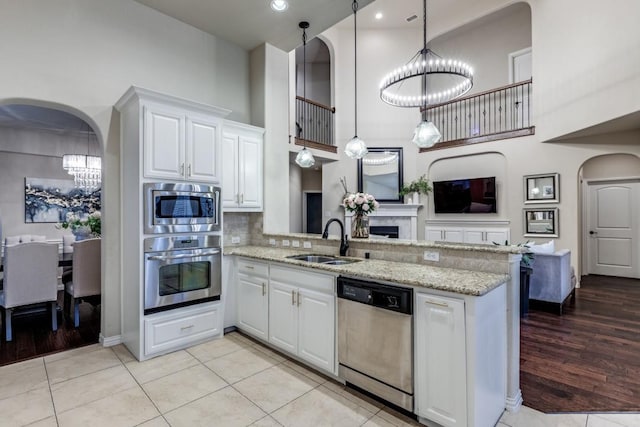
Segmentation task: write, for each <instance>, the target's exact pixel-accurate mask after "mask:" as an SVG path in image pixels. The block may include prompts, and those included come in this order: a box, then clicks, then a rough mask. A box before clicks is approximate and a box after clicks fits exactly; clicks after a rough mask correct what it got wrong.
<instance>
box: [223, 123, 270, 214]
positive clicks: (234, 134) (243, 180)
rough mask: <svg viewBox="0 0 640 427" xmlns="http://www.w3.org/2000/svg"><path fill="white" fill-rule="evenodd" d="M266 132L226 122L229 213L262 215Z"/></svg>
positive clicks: (225, 178) (226, 205) (225, 187)
mask: <svg viewBox="0 0 640 427" xmlns="http://www.w3.org/2000/svg"><path fill="white" fill-rule="evenodd" d="M263 139H264V129H261V128H257V127H255V126H249V125H245V124H242V123H236V122H232V121H229V120H225V121H224V129H223V132H222V166H221V168H222V200H223V207H224V208H225V211H226V212H239V211H249V212H260V211H262V187H263V180H262V170H263V168H262V163H263V159H262V157H263V156H262V150H263Z"/></svg>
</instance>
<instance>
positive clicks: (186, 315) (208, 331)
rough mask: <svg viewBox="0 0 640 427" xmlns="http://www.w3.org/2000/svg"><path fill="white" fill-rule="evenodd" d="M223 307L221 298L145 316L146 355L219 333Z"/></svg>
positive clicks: (185, 344)
mask: <svg viewBox="0 0 640 427" xmlns="http://www.w3.org/2000/svg"><path fill="white" fill-rule="evenodd" d="M220 308H221V304H220V302H215V303H206V304H198V305H194V306H190V307H183V308H179V309H175V310H171V311H166V312H161V313H155V314H151V315H148V316H145V317H144V337H145V339H144V353H145V357H147V356H151V355H155V354H158V353H166V352H168V351H174V350H177V349H179V348H183V347H186V346H187V345H192V344H195V343H197V342H200V341H203V340H205V339H209V338H213V337H215V336H218V335H220V334H221V333H222V319H221V316H220Z"/></svg>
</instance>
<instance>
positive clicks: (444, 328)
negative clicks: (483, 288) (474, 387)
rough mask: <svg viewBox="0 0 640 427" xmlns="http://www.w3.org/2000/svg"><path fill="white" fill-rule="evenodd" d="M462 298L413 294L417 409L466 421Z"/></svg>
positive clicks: (448, 422)
mask: <svg viewBox="0 0 640 427" xmlns="http://www.w3.org/2000/svg"><path fill="white" fill-rule="evenodd" d="M464 315H465V313H464V301H460V300H455V299H452V298H445V297H440V296H434V295H428V294H423V293H417V294H416V310H415V316H416V319H415V322H416V340H415V346H416V350H415V351H416V362H415V374H416V382H415V385H416V392H415V393H416V402H415V404H416V413H417V414H418V415H419V416H422V417H425V418H428V419H430V420H432V421H435V422H437V423H439V424H441V425H443V426H446V427H454V426H455V427H460V426H466V425H467V416H466V415H467V414H466V412H467V396H466V394H467V387H466V373H467V372H466V349H465V324H464V319H465V318H464Z"/></svg>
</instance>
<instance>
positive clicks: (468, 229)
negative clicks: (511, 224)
mask: <svg viewBox="0 0 640 427" xmlns="http://www.w3.org/2000/svg"><path fill="white" fill-rule="evenodd" d="M509 234H510V232H509V228H508V227H474V226H457V227H450V226H432V225H429V226H427V227H425V240H428V241H442V242H457V243H477V244H484V245H491V244H493V242H496V243H500V244H504V242H505V241H508V240H509Z"/></svg>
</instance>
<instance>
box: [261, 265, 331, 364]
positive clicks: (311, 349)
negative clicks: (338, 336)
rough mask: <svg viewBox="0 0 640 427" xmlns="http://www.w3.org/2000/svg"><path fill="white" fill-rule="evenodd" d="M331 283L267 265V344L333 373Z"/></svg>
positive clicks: (322, 277)
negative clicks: (268, 268)
mask: <svg viewBox="0 0 640 427" xmlns="http://www.w3.org/2000/svg"><path fill="white" fill-rule="evenodd" d="M335 306H336V304H335V279H334V277H333V276H330V275H326V274H319V273H315V272H312V271H308V270H300V269H296V268H289V267H285V266H282V265H276V264H272V265H271V270H270V280H269V342H270V343H271V344H272V345H274V346H275V347H278V348H281V349H282V350H285V351H287V352H289V353H291V354H294V355H296V356H298V357H299V358H300V359H303V360H305V361H306V362H309V363H310V364H311V365H314V366H317V367H318V368H321V369H323V370H325V371H328V372H332V373H335Z"/></svg>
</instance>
